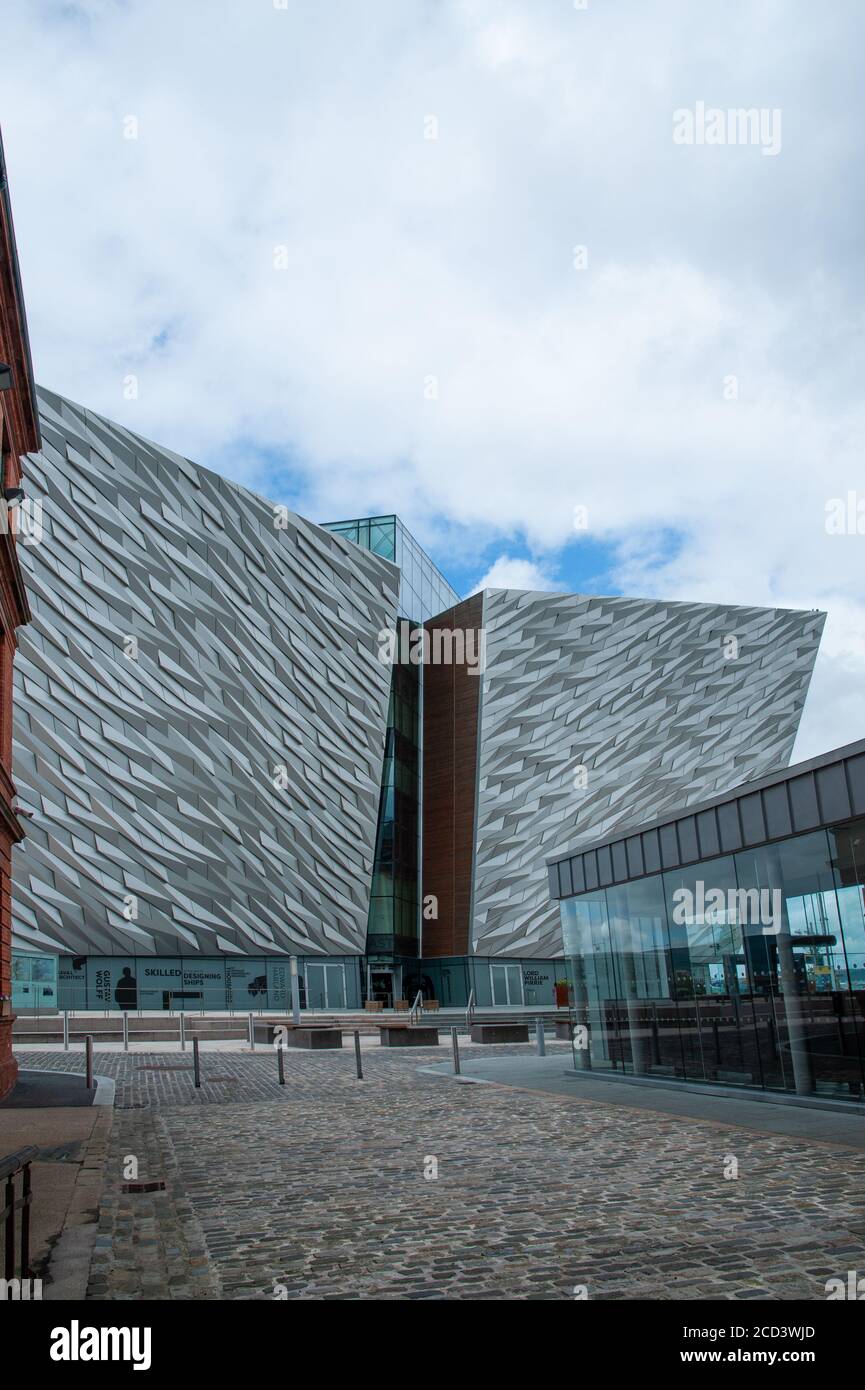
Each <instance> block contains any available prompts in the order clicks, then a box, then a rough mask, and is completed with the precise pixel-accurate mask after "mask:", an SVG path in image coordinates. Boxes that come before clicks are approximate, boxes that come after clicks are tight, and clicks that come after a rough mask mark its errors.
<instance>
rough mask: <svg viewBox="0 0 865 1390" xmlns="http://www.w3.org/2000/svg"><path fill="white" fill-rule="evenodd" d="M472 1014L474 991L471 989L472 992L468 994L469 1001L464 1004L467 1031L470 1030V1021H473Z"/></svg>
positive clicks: (473, 1009)
mask: <svg viewBox="0 0 865 1390" xmlns="http://www.w3.org/2000/svg"><path fill="white" fill-rule="evenodd" d="M474 1016H475V992H474V990H472V992H471V993H470V995H469V1002H468V1004H467V1005H466V1028H467V1029H468V1030H469V1032H471V1027H472V1021H473V1019H474Z"/></svg>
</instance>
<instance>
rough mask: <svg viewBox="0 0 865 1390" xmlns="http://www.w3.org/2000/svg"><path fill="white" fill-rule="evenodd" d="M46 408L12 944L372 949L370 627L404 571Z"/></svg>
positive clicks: (147, 448) (21, 720)
mask: <svg viewBox="0 0 865 1390" xmlns="http://www.w3.org/2000/svg"><path fill="white" fill-rule="evenodd" d="M39 399H40V407H41V417H42V432H43V441H44V442H43V450H42V452H41V454H39V455H35V456H33V457H32V458H31V459H30V460H29V461H28V463H27V466H26V475H27V490H28V493H29V494H30V496H31V497H35V498H37V499H39V500H41V501H42V504H43V525H44V535H43V539H42V541H41V543H40V544H35V545H30V546H22V548H21V557H22V562H23V566H24V570H25V579H26V582H27V587H28V592H29V596H30V602H31V605H32V608H33V615H34V617H33V623H32V625H31V626H30V627H28V628H26V629H23V630H22V632H21V645H20V651H19V655H18V658H17V661H16V705H15V711H16V712H15V730H14V734H15V780H16V784H17V787H18V793H19V803H20V804H21V805H22V806H23V807H24V808H27V809H29V810H30V811H32V812H33V816H32V819H30V820H29V821H28V835H27V839H26V840H25V842H24V844H23V845H22V846H20V847H18V848H16V851H15V857H14V929H15V944H16V945H17V946H18V947H20V948H25V949H27V948H29V949H34V948H35V949H41V950H48V951H52V950H60V951H63V952H65V953H71V954H73V955H74V954H81V955H84V954H87V955H101V954H105V955H111V954H123V953H129V954H137V955H141V954H143V953H148V952H153V953H155V954H159V955H183V956H185V957H186V956H190V955H194V954H195V953H201V954H202V955H205V954H206V955H235V954H244V955H248V954H255V955H262V954H264V955H267V954H271V953H273V954H285V953H289V952H297V953H299V954H303V955H307V956H310V955H316V954H328V955H339V954H353V953H361V952H362V951H363V949H364V942H365V935H366V923H367V909H368V900H369V883H370V873H371V868H372V858H373V852H374V846H375V830H376V818H377V812H378V799H379V786H380V779H381V769H382V756H383V745H384V730H385V724H386V718H387V703H388V692H389V684H390V671H389V670H388V668H387V667H385V666H383V665H382V664H381V663H380V661H379V660H378V657H377V651H378V646H377V641H376V637H377V634H378V633H379V632H380V631H381V629H383V628H385V627H388V626H392V625H393V623H394V621H395V619H396V615H397V592H398V585H399V572H398V570H397V569H396V568H395V566H393V565H392V564H390V563H388V562H387V561H386V560H383V559H381V558H380V557H378V556H376V555H374V554H372V553H370V552H369V551H365V550H362V549H360V548H359V547H357V546H354V545H351V544H350V543H349V542H347V541H345V540H343V539H342V538H340V537H338V536H335V535H334V534H332V533H331V532H329V531H326V530H324V529H323V528H321V527H318V526H315V525H313V524H311V523H310V522H308V521H305V520H303V519H302V518H301V517H299V516H295V515H293V514H290V513H284V512H283V513H282V514H281V515H280V517H279V522H278V523H277V522H276V521H275V509H274V507H273V506H272V504H270V503H268V502H267V501H265V500H264V499H263V498H261V497H259V496H257V495H255V494H254V493H252V492H249V491H247V490H246V489H244V488H241V487H238V486H236V485H234V484H232V483H229V482H228V481H226V480H225V479H223V478H220V477H218V476H217V475H216V474H214V473H211V472H209V471H208V470H206V469H203V468H200V467H198V466H197V465H195V464H193V463H190V462H189V461H188V460H187V459H184V458H181V457H180V456H179V455H177V454H174V453H171V452H169V451H168V450H165V449H161V448H159V447H157V446H156V445H154V444H151V443H149V442H148V441H147V440H145V439H142V438H140V437H138V436H137V435H135V434H132V433H130V432H129V431H128V430H126V429H123V428H121V427H120V426H118V425H115V424H112V423H111V422H109V421H107V420H105V419H103V418H101V417H99V416H97V415H94V414H93V413H91V412H89V411H85V410H84V409H82V408H81V407H79V406H76V405H73V404H71V403H70V402H68V401H65V400H62V399H61V398H60V397H58V396H55V395H53V394H52V393H50V392H47V391H41V392H40V393H39ZM283 783H284V785H283Z"/></svg>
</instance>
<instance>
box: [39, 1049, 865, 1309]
mask: <svg viewBox="0 0 865 1390" xmlns="http://www.w3.org/2000/svg"><path fill="white" fill-rule="evenodd" d="M442 1053H443V1049H429V1051H426V1050H421V1049H418V1050H417V1051H414V1050H413V1052H412V1054H411V1055H406V1054H405V1053H396V1052H390V1051H388V1050H387V1049H378V1050H377V1051H372V1050H370V1051H369V1052H368V1053H366V1054H365V1056H364V1069H365V1073H366V1079H365V1080H364V1081H363V1082H359V1081H358V1080H357V1079H356V1078H355V1075H354V1063H353V1057H352V1055H351V1053H350V1052H349V1051H347V1050H346V1051H343V1052H335V1053H305V1052H289V1053H288V1054H287V1055H286V1068H287V1080H288V1084H287V1085H286V1086H285V1087H284V1088H281V1087H279V1086H278V1085H277V1084H276V1067H275V1060H274V1058H273V1056H272V1054H265V1053H255V1054H249V1053H246V1054H239V1053H234V1054H230V1053H226V1052H223V1051H220V1052H219V1053H218V1054H216V1055H213V1056H212V1057H211V1058H208V1056H207V1054H205V1067H206V1075H207V1077H208V1080H207V1081H206V1083H205V1086H204V1087H203V1088H202V1090H201V1091H199V1092H196V1091H194V1090H193V1088H192V1083H191V1074H190V1073H188V1072H183V1071H177V1070H162V1069H161V1068H162V1067H164V1066H165V1065H166V1064H171V1063H173V1064H175V1065H176V1064H177V1062H178V1061H180V1062H182V1061H183V1059H182V1058H181V1059H178V1058H177V1057H176V1056H175V1057H171V1056H167V1055H166V1054H164V1053H153V1054H152V1055H149V1056H147V1055H141V1054H139V1055H136V1056H124V1055H123V1054H122V1053H121V1054H115V1055H109V1054H104V1055H102V1056H100V1059H99V1067H98V1070H99V1071H100V1072H102V1073H107V1074H109V1075H112V1076H113V1077H114V1078H115V1080H116V1082H117V1087H118V1090H117V1107H118V1108H117V1110H116V1111H115V1122H114V1130H113V1134H112V1138H111V1146H110V1151H109V1161H108V1170H107V1181H106V1192H105V1199H104V1201H103V1206H102V1212H101V1217H100V1225H99V1233H98V1236H97V1241H96V1252H95V1257H94V1263H93V1267H92V1272H91V1280H90V1286H89V1296H90V1297H94V1298H106V1297H107V1298H112V1299H131V1298H140V1297H142V1296H143V1297H154V1298H208V1297H214V1296H218V1297H222V1298H227V1299H234V1298H252V1299H271V1298H274V1297H281V1296H285V1297H288V1298H292V1299H322V1298H323V1299H334V1298H337V1299H346V1298H348V1299H355V1298H359V1299H367V1298H374V1299H395V1298H398V1299H424V1298H433V1299H442V1298H448V1299H493V1300H498V1299H570V1298H573V1297H574V1296H575V1290H581V1289H582V1288H583V1287H585V1289H586V1291H587V1293H588V1297H589V1298H590V1299H611V1298H612V1299H633V1298H651V1299H699V1298H724V1299H741V1300H748V1299H790V1298H806V1299H823V1298H824V1297H825V1282H826V1280H827V1279H829V1278H833V1277H839V1276H840V1277H842V1278H843V1277H845V1276H846V1272H847V1271H848V1270H850V1269H858V1270H859V1271H861V1272H865V1153H863V1152H861V1151H859V1150H857V1149H854V1148H850V1147H842V1146H840V1145H838V1144H827V1143H823V1142H818V1141H817V1140H816V1139H810V1140H808V1139H804V1138H802V1137H792V1136H789V1135H780V1134H772V1133H761V1132H757V1131H755V1130H753V1129H745V1128H743V1127H741V1126H733V1127H730V1126H729V1125H718V1124H715V1123H712V1122H710V1121H708V1120H706V1119H693V1118H689V1117H685V1116H682V1115H678V1114H676V1115H674V1114H662V1113H658V1112H657V1111H656V1110H649V1109H638V1108H632V1107H630V1106H624V1105H622V1104H615V1103H609V1102H607V1101H601V1100H598V1101H594V1100H593V1101H590V1102H586V1101H580V1100H577V1099H573V1098H571V1095H570V1093H569V1094H557V1093H552V1092H550V1093H544V1092H536V1091H528V1090H520V1091H516V1090H513V1089H509V1088H508V1087H504V1086H496V1085H476V1084H464V1085H461V1084H459V1083H458V1082H456V1081H454V1080H453V1079H448V1078H446V1077H443V1076H439V1075H431V1074H429V1072H428V1071H425V1070H422V1069H421V1068H428V1067H430V1066H433V1065H434V1064H435V1063H436V1062H437V1061H441V1060H443V1058H442ZM20 1056H21V1060H22V1062H23V1063H24V1064H26V1061H27V1056H28V1054H27V1053H26V1052H23V1053H21V1054H20ZM530 1056H531V1053H530V1049H527V1048H525V1047H522V1048H520V1047H515V1048H510V1049H508V1050H507V1053H505V1052H504V1051H503V1050H501V1051H500V1050H499V1049H497V1050H496V1059H495V1060H496V1061H498V1060H499V1059H501V1058H502V1057H504V1058H513V1059H517V1061H518V1060H519V1059H520V1058H525V1059H526V1061H528V1060H529V1058H530ZM567 1056H568V1049H567V1045H565V1046H564V1048H563V1049H562V1050H561V1057H562V1060H563V1063H564V1062H566V1059H567ZM38 1058H39V1060H38V1065H40V1066H47V1065H56V1066H58V1067H59V1068H60V1069H65V1068H68V1069H71V1070H75V1069H78V1068H79V1067H80V1056H76V1054H75V1053H72V1052H70V1053H68V1054H63V1053H60V1054H58V1055H56V1056H55V1057H53V1058H51V1059H50V1061H49V1059H48V1058H46V1054H45V1053H44V1052H40V1053H39V1054H38ZM490 1060H493V1059H490ZM532 1060H533V1061H535V1062H537V1064H538V1065H540V1066H541V1067H543V1066H544V1065H545V1064H544V1063H543V1062H540V1061H539V1059H532ZM550 1060H553V1059H552V1057H551V1059H550ZM152 1063H153V1064H156V1066H157V1068H159V1069H152V1068H151V1064H152ZM478 1065H487V1063H478ZM219 1078H227V1079H219ZM773 1108H774V1107H773ZM766 1109H769V1107H766ZM130 1156H134V1157H135V1158H136V1159H137V1161H138V1168H139V1173H138V1176H139V1178H141V1179H145V1180H147V1179H163V1180H164V1181H165V1183H166V1190H165V1192H160V1193H156V1194H143V1193H124V1192H123V1191H122V1190H121V1189H122V1186H123V1181H124V1178H123V1168H124V1163H126V1164H128V1161H129V1157H130ZM431 1160H435V1164H433V1162H432V1161H431ZM436 1166H437V1177H434V1178H431V1177H429V1174H430V1173H431V1172H432V1171H433V1170H434V1168H435V1167H436ZM734 1168H737V1169H738V1177H736V1178H727V1177H725V1172H727V1173H729V1172H731V1171H733V1169H734Z"/></svg>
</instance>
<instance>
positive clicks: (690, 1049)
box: [550, 741, 865, 1103]
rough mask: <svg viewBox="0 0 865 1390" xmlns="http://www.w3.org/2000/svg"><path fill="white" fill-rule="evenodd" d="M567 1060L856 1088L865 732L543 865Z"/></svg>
mask: <svg viewBox="0 0 865 1390" xmlns="http://www.w3.org/2000/svg"><path fill="white" fill-rule="evenodd" d="M550 885H551V890H552V893H553V896H554V898H556V899H558V900H559V903H560V909H561V920H562V933H563V942H564V951H565V955H566V957H567V960H568V974H569V980H570V986H571V994H572V1005H573V1009H574V1014H575V1023H576V1025H577V1027H576V1031H575V1046H574V1063H575V1065H576V1066H577V1067H580V1068H591V1069H597V1070H609V1071H618V1072H620V1073H623V1074H625V1075H629V1076H635V1077H677V1078H680V1079H683V1080H687V1081H695V1082H712V1083H721V1084H724V1085H727V1086H730V1085H734V1086H746V1087H758V1088H762V1089H763V1090H766V1091H785V1092H792V1093H795V1094H796V1095H799V1096H818V1097H820V1096H823V1097H832V1098H842V1099H844V1100H851V1101H856V1102H860V1103H861V1102H862V1100H863V1098H865V741H863V742H861V743H857V744H853V745H850V746H849V747H846V748H842V749H839V750H838V751H837V752H834V753H831V754H827V755H825V756H824V757H821V758H817V759H814V760H813V761H811V762H808V763H803V764H799V765H796V766H794V767H790V768H787V769H785V770H783V771H780V772H778V773H775V774H773V775H771V776H769V777H766V778H763V779H760V780H757V781H754V782H748V783H745V784H744V785H743V786H741V787H739V788H738V789H737V790H735V791H733V792H730V793H727V794H725V795H723V796H719V797H717V798H714V799H713V800H711V801H708V802H704V803H703V804H701V805H699V806H696V807H694V808H693V809H692V810H688V811H687V813H684V814H681V815H678V816H674V817H666V818H665V819H664V820H662V821H659V822H655V823H653V824H648V825H645V826H642V827H639V826H638V827H635V828H634V829H632V830H631V831H630V832H629V833H622V834H617V835H615V836H612V837H608V838H605V839H604V840H602V841H600V842H598V843H594V844H590V845H588V846H586V847H585V848H582V849H580V850H579V851H576V852H572V853H570V854H568V855H565V856H563V857H562V858H560V859H557V860H555V861H553V862H552V863H551V865H550Z"/></svg>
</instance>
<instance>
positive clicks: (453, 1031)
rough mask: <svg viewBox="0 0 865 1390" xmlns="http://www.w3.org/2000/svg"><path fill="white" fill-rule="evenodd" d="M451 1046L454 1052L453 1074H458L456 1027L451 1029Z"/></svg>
mask: <svg viewBox="0 0 865 1390" xmlns="http://www.w3.org/2000/svg"><path fill="white" fill-rule="evenodd" d="M451 1048H452V1049H453V1054H454V1076H459V1074H460V1044H459V1039H458V1037H457V1030H456V1028H452V1029H451Z"/></svg>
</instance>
